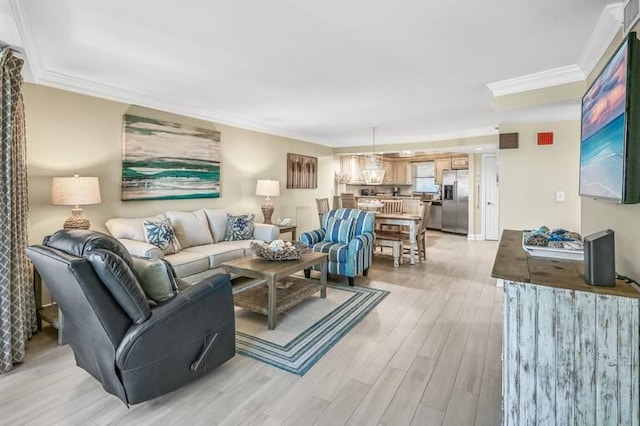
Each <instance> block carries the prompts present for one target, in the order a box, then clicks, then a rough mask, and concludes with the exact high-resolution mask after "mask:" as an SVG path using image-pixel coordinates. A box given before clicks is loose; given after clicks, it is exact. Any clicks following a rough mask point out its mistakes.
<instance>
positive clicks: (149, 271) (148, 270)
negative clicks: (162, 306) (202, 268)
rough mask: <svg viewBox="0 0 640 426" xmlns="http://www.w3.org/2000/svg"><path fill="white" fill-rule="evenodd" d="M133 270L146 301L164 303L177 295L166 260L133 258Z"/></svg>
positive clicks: (176, 287)
mask: <svg viewBox="0 0 640 426" xmlns="http://www.w3.org/2000/svg"><path fill="white" fill-rule="evenodd" d="M133 269H134V270H135V272H136V275H137V276H138V280H139V281H140V285H141V286H142V289H143V290H144V293H145V294H146V295H147V298H148V299H151V300H153V301H154V302H164V301H165V300H168V299H171V298H172V297H173V296H175V295H176V294H178V284H177V282H176V278H175V276H174V272H173V268H172V267H171V265H170V264H169V262H167V261H166V260H164V259H156V260H149V259H145V258H141V257H133Z"/></svg>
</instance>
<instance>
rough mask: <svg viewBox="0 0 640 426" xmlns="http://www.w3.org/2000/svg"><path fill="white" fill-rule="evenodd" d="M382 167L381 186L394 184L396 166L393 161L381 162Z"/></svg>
mask: <svg viewBox="0 0 640 426" xmlns="http://www.w3.org/2000/svg"><path fill="white" fill-rule="evenodd" d="M382 164H383V165H384V178H383V179H382V184H383V185H393V184H395V183H396V164H395V163H394V162H393V161H386V160H385V161H383V162H382Z"/></svg>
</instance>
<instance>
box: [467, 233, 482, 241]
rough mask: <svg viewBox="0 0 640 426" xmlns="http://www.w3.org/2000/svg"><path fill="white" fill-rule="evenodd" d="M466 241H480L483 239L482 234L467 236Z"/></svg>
mask: <svg viewBox="0 0 640 426" xmlns="http://www.w3.org/2000/svg"><path fill="white" fill-rule="evenodd" d="M467 240H470V241H482V240H484V238H483V237H482V234H467Z"/></svg>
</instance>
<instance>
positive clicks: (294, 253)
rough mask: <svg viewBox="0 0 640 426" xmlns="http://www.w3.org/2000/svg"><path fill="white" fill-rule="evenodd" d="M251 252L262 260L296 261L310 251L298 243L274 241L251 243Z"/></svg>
mask: <svg viewBox="0 0 640 426" xmlns="http://www.w3.org/2000/svg"><path fill="white" fill-rule="evenodd" d="M251 250H253V252H254V253H255V254H256V256H258V257H259V258H261V259H264V260H274V261H276V260H298V259H300V258H301V257H302V255H304V254H307V253H309V252H310V251H311V249H310V248H309V247H308V246H306V245H304V244H302V243H300V242H298V241H287V242H285V241H282V240H274V241H271V242H270V243H265V242H262V241H260V242H257V243H255V242H253V243H251Z"/></svg>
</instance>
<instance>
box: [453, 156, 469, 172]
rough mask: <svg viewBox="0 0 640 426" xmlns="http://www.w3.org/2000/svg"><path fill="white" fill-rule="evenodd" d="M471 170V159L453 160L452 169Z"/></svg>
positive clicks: (460, 158) (458, 158) (455, 158)
mask: <svg viewBox="0 0 640 426" xmlns="http://www.w3.org/2000/svg"><path fill="white" fill-rule="evenodd" d="M468 168H469V157H454V158H452V159H451V169H452V170H461V169H468Z"/></svg>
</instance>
